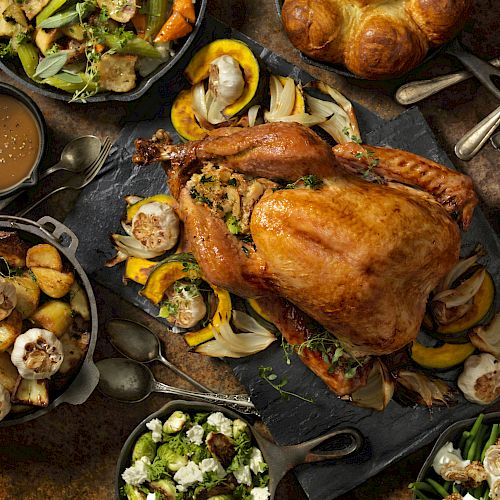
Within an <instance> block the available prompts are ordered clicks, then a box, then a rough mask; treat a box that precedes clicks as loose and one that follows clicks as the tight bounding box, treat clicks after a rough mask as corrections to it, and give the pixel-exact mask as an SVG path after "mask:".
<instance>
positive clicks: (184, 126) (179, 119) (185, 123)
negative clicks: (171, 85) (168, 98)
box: [170, 89, 208, 141]
mask: <svg viewBox="0 0 500 500" xmlns="http://www.w3.org/2000/svg"><path fill="white" fill-rule="evenodd" d="M170 120H171V121H172V125H173V126H174V128H175V131H176V132H177V133H178V134H179V135H180V136H181V137H182V138H183V139H186V140H188V141H197V140H199V139H203V138H204V137H206V136H207V134H208V130H206V129H204V128H203V127H201V126H200V124H199V123H198V122H197V120H196V117H195V115H194V110H193V97H192V93H191V89H189V90H181V91H180V92H179V95H178V96H177V97H176V98H175V101H174V103H173V104H172V110H171V111H170Z"/></svg>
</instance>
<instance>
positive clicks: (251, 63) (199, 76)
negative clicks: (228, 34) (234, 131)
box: [184, 39, 263, 118]
mask: <svg viewBox="0 0 500 500" xmlns="http://www.w3.org/2000/svg"><path fill="white" fill-rule="evenodd" d="M223 55H228V56H231V57H232V58H234V59H235V60H236V61H238V64H239V65H240V68H241V70H242V72H243V78H244V80H245V88H244V89H243V93H242V94H241V96H240V97H239V98H238V100H236V101H235V102H234V103H233V104H230V105H229V106H226V108H225V109H224V111H223V114H224V116H225V117H226V118H231V117H232V116H234V115H236V114H237V113H239V112H240V111H243V110H245V109H246V108H248V107H249V106H250V105H251V104H252V102H253V101H254V98H255V97H256V95H257V94H258V93H259V89H260V88H261V85H259V84H260V83H261V82H262V80H263V79H262V78H261V74H260V65H259V61H258V59H257V58H256V57H255V55H254V54H253V52H252V51H251V49H250V48H249V47H248V45H246V44H245V43H243V42H241V41H240V40H234V39H221V40H215V41H213V42H212V43H209V44H208V45H205V47H203V48H202V49H201V50H200V51H198V52H197V53H196V54H195V55H194V57H193V58H192V59H191V61H190V62H189V64H188V65H187V67H186V69H185V71H184V74H185V76H186V78H187V79H188V80H189V82H190V83H191V85H196V84H197V83H199V82H201V81H203V80H205V79H206V78H208V76H209V71H210V64H211V63H212V61H214V60H215V59H217V58H218V57H220V56H223Z"/></svg>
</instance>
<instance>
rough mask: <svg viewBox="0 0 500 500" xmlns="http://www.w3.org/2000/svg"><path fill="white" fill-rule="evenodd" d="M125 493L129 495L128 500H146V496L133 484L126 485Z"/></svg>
mask: <svg viewBox="0 0 500 500" xmlns="http://www.w3.org/2000/svg"><path fill="white" fill-rule="evenodd" d="M123 492H124V493H125V495H127V499H128V500H146V495H145V494H144V493H143V492H142V491H140V490H139V489H137V488H136V487H135V486H132V485H131V484H126V485H125V487H124V488H123Z"/></svg>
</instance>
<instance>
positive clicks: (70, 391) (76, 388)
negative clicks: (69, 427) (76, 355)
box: [61, 359, 99, 405]
mask: <svg viewBox="0 0 500 500" xmlns="http://www.w3.org/2000/svg"><path fill="white" fill-rule="evenodd" d="M98 382H99V370H98V369H97V367H96V365H95V364H94V362H93V361H92V360H91V359H87V360H85V361H84V362H83V365H82V367H81V368H80V372H79V373H78V375H77V376H76V378H75V380H73V383H72V384H71V385H70V386H69V387H68V388H67V389H66V391H65V392H63V394H62V395H61V403H69V404H70V405H81V404H83V403H85V401H87V399H88V398H89V396H90V395H91V394H92V393H93V392H94V389H95V388H96V387H97V384H98Z"/></svg>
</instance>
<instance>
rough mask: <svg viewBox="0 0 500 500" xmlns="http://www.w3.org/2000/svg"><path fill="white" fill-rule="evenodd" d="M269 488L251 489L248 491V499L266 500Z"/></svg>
mask: <svg viewBox="0 0 500 500" xmlns="http://www.w3.org/2000/svg"><path fill="white" fill-rule="evenodd" d="M269 496H270V495H269V488H268V487H267V486H266V487H265V488H253V489H252V490H251V491H250V498H251V499H252V500H267V499H268V498H269Z"/></svg>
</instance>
